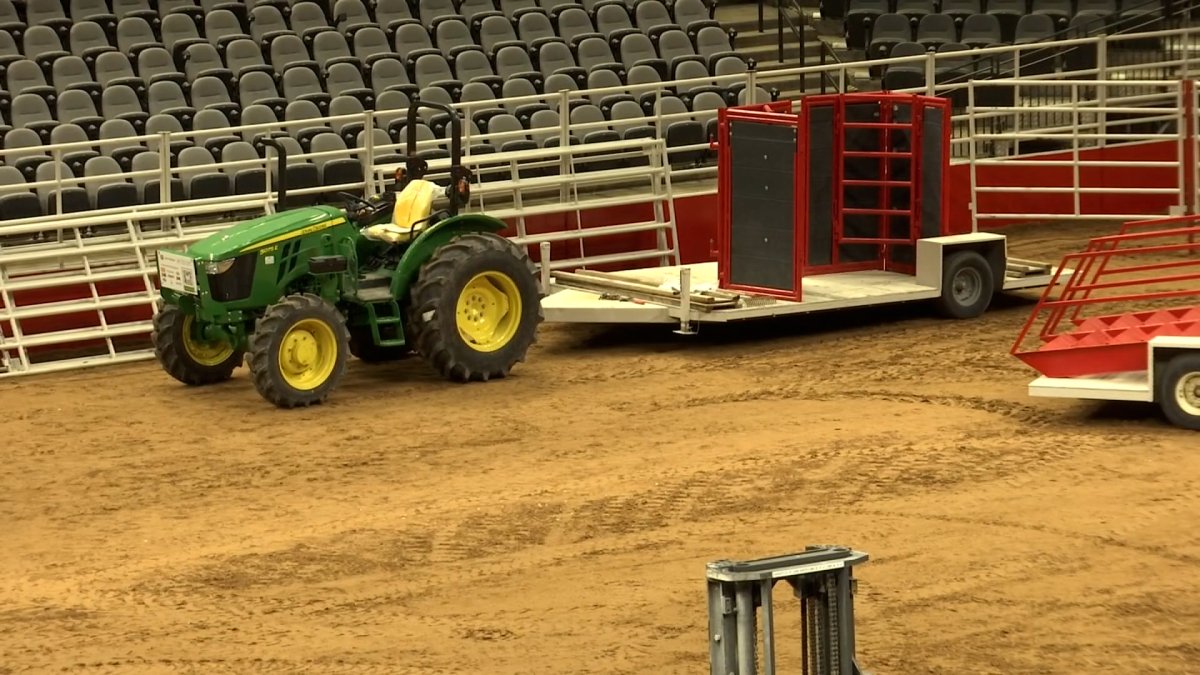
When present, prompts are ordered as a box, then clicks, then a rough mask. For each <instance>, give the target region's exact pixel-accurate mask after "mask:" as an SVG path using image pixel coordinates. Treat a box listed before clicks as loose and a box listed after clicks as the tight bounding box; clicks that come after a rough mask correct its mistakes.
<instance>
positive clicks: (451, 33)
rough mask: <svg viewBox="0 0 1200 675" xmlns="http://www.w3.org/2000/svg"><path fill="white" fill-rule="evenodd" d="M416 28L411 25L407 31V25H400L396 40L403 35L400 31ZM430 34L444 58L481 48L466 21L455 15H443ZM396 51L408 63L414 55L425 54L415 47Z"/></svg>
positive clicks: (404, 31)
mask: <svg viewBox="0 0 1200 675" xmlns="http://www.w3.org/2000/svg"><path fill="white" fill-rule="evenodd" d="M416 28H417V26H413V29H414V30H412V31H409V28H408V26H404V27H402V28H401V29H400V30H401V32H400V33H396V36H397V37H396V40H397V42H399V40H400V39H401V37H404V36H403V35H402V33H407V32H413V33H415V32H416V30H415V29H416ZM432 34H433V35H434V36H436V40H435V43H436V44H437V48H438V51H439V52H440V53H441V55H442V57H443V58H446V59H453V58H454V57H456V56H458V54H459V52H461V51H463V50H466V49H483V48H482V47H480V46H479V45H478V44H477V43H476V42H475V37H474V36H473V35H472V34H471V28H470V27H469V26H467V24H466V22H464V21H462V20H461V19H459V18H456V17H445V18H444V19H443V20H442V21H439V22H438V25H437V27H436V28H434V30H433V33H432ZM416 44H419V43H416ZM397 46H398V47H399V46H400V45H399V44H398V45H397ZM397 51H400V52H401V53H404V54H405V58H406V60H407V61H408V62H410V63H412V62H414V61H415V59H414V57H415V58H416V59H419V58H421V56H423V55H424V54H425V52H423V51H417V50H416V49H409V50H408V51H407V52H405V51H404V50H403V49H398V50H397Z"/></svg>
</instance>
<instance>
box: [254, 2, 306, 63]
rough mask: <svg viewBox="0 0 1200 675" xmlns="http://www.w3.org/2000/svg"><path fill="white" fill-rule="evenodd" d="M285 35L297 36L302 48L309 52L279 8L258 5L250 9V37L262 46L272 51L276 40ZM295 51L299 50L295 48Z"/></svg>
mask: <svg viewBox="0 0 1200 675" xmlns="http://www.w3.org/2000/svg"><path fill="white" fill-rule="evenodd" d="M284 36H289V37H293V38H295V39H296V41H297V42H298V43H299V44H300V47H301V49H303V50H304V52H305V53H307V49H305V48H304V41H303V40H301V39H300V36H299V35H297V34H296V33H295V32H294V31H292V29H291V28H289V27H288V24H287V22H286V21H284V19H283V14H281V13H280V12H279V10H278V9H277V8H275V7H272V6H271V5H258V6H257V7H255V8H254V9H252V10H250V37H251V39H253V40H254V41H255V42H257V43H258V44H259V46H260V47H264V48H266V49H267V50H268V51H271V50H273V49H274V45H275V41H276V40H278V39H279V38H281V37H284ZM293 53H297V52H296V51H295V50H293Z"/></svg>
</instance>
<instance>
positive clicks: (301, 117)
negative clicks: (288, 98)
mask: <svg viewBox="0 0 1200 675" xmlns="http://www.w3.org/2000/svg"><path fill="white" fill-rule="evenodd" d="M283 117H284V120H286V121H288V122H302V124H295V125H290V126H289V127H288V135H290V136H291V137H292V138H295V139H296V140H298V141H299V142H300V145H301V146H303V147H305V148H307V147H308V144H309V142H310V141H311V140H312V137H313V136H316V135H317V134H319V133H321V132H324V131H329V130H330V128H329V126H328V125H327V124H326V123H325V122H324V121H322V118H323V117H324V115H322V114H321V111H320V110H319V109H318V108H317V106H316V104H314V103H313V102H312V101H304V100H301V101H292V102H291V103H288V106H287V110H285V111H284V113H283Z"/></svg>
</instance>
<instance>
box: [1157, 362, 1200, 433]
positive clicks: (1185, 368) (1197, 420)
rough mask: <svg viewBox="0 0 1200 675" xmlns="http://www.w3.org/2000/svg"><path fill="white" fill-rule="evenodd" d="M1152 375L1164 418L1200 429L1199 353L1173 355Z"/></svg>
mask: <svg viewBox="0 0 1200 675" xmlns="http://www.w3.org/2000/svg"><path fill="white" fill-rule="evenodd" d="M1155 379H1157V380H1158V382H1157V385H1158V391H1156V392H1155V395H1156V398H1157V399H1158V405H1159V407H1160V408H1162V411H1163V414H1164V415H1166V417H1167V420H1168V421H1169V422H1171V424H1174V425H1175V426H1177V427H1180V428H1182V429H1190V430H1192V431H1200V354H1187V353H1185V354H1179V355H1176V356H1175V357H1173V358H1172V359H1171V360H1170V361H1167V363H1166V364H1165V365H1164V366H1163V367H1162V370H1161V371H1160V372H1159V374H1158V376H1157V377H1156V378H1155Z"/></svg>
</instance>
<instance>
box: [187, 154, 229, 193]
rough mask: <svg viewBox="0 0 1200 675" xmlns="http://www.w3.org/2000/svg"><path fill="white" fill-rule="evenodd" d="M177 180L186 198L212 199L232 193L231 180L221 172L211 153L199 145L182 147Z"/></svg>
mask: <svg viewBox="0 0 1200 675" xmlns="http://www.w3.org/2000/svg"><path fill="white" fill-rule="evenodd" d="M178 176H179V180H181V181H183V193H184V195H186V198H187V199H212V198H215V197H227V196H229V195H231V194H233V181H231V180H230V179H229V176H227V175H225V174H224V173H221V170H220V169H218V168H217V163H216V162H215V161H213V157H212V154H211V153H209V151H208V150H205V149H204V148H201V147H196V146H192V147H190V148H184V149H183V151H182V152H180V153H179V173H178Z"/></svg>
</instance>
